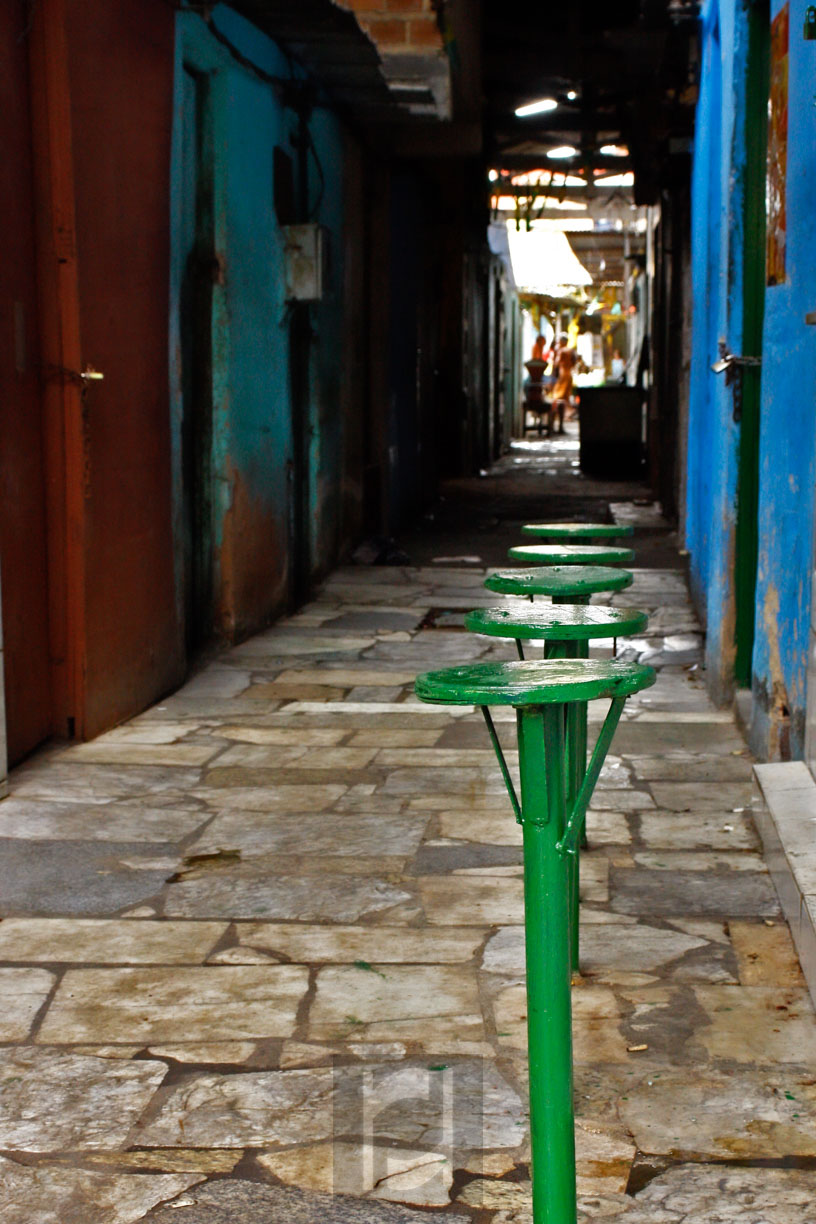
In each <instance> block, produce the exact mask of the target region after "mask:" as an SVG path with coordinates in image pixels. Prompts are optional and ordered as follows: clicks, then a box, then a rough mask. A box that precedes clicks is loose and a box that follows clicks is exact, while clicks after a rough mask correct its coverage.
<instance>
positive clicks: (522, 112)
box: [516, 98, 558, 119]
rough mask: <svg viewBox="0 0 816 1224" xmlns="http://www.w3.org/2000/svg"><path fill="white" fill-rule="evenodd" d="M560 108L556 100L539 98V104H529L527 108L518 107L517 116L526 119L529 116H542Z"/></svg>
mask: <svg viewBox="0 0 816 1224" xmlns="http://www.w3.org/2000/svg"><path fill="white" fill-rule="evenodd" d="M557 106H558V103H557V102H556V100H555V98H539V100H538V101H537V102H528V103H527V105H526V106H517V107H516V116H517V117H518V118H519V119H526V117H527V116H528V115H540V114H541V113H542V112H543V111H553V110H555V109H556V107H557Z"/></svg>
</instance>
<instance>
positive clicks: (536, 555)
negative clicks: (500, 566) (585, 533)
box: [507, 544, 635, 565]
mask: <svg viewBox="0 0 816 1224" xmlns="http://www.w3.org/2000/svg"><path fill="white" fill-rule="evenodd" d="M507 555H508V557H510V558H511V559H512V560H513V561H526V562H527V563H528V565H622V564H623V563H624V561H634V559H635V554H634V552H633V551H632V549H631V548H619V547H618V546H617V545H616V544H515V545H514V546H513V547H512V548H509V549H508V550H507Z"/></svg>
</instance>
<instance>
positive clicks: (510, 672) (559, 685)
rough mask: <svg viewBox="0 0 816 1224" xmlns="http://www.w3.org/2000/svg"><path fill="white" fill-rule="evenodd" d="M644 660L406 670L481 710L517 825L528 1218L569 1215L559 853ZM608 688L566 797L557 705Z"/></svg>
mask: <svg viewBox="0 0 816 1224" xmlns="http://www.w3.org/2000/svg"><path fill="white" fill-rule="evenodd" d="M654 680H655V674H654V671H653V669H652V668H650V667H644V666H642V665H641V664H638V663H623V662H621V661H619V660H612V661H608V662H607V661H603V662H595V661H592V660H588V659H551V660H546V661H542V662H513V663H476V664H470V665H467V666H464V667H453V668H448V669H447V670H446V671H441V672H429V673H427V674H426V675H423V676H419V677H417V682H416V694H417V696H418V697H419V698H420V699H421V700H423V701H432V702H436V703H439V704H442V705H460V706H461V705H468V706H473V705H476V706H479V707H480V708H482V710H483V711H485V712H486V721H487V724H488V729H489V730H491V738H492V739H493V742H494V747H495V749H496V754H497V756H498V758H499V763H500V765H501V768H502V776H503V778H504V780H505V783H506V785H507V789H508V792H509V794H510V799H511V802H512V805H513V810H514V811H515V813H516V817H517V819H518V820H519V821H520V823H521V825H522V829H523V844H524V908H525V915H524V922H525V937H526V959H527V1037H528V1044H529V1059H530V1136H531V1149H532V1178H533V1224H576V1218H577V1206H576V1197H575V1195H576V1191H575V1146H574V1125H575V1123H574V1115H573V1102H572V1016H571V1001H570V936H569V867H568V863H569V859H570V858H571V857H574V856H575V855H576V854H577V852H578V841H579V839H580V835H581V827H582V825H583V820H584V816H585V814H586V809H587V806H588V804H589V800H590V797H591V795H592V790H593V788H594V786H595V783H596V782H597V780H598V775H599V774H600V771H601V767H602V765H603V761H604V758H605V756H606V754H607V752H608V751H609V747H610V745H611V743H612V737H613V736H614V733H615V728H616V726H617V724H618V720H619V719H620V715H621V711H622V710H623V706H624V704H625V702H626V698H627V697H628V696H630V695H631V694H632V693H636V692H639V691H640V690H641V689H643V688H647V687H648V686H649V685H651V684H654ZM604 697H605V698H609V699H610V706H609V712H608V714H607V716H606V720H605V721H604V724H603V727H602V729H601V732H600V734H599V736H598V740H597V742H596V744H595V747H594V749H593V752H592V759H591V760H590V763H589V765H588V767H587V771H586V774H585V775H584V778H583V781H582V782H581V786H580V788H579V790H578V794H577V795H576V797H575V800H574V802H573V803H572V804H571V805H568V803H567V787H566V770H567V762H566V760H565V743H564V711H565V708H566V707H567V706H568V705H570V704H572V703H577V702H582V703H586V702H587V701H593V700H595V699H596V698H604ZM491 705H504V706H514V707H515V708H516V716H517V719H516V721H517V728H518V749H519V773H520V781H521V803H519V801H518V799H517V797H516V794H515V791H514V789H513V784H512V780H511V779H510V775H509V771H508V769H507V765H506V762H505V761H504V758H503V754H502V752H501V745H500V744H499V742H498V737H497V736H496V734H495V728H494V727H492V720H491V719H490V714H489V710H488V709H487V707H489V706H491Z"/></svg>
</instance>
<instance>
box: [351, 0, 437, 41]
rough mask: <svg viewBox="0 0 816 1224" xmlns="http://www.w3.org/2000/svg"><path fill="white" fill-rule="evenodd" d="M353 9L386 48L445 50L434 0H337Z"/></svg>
mask: <svg viewBox="0 0 816 1224" xmlns="http://www.w3.org/2000/svg"><path fill="white" fill-rule="evenodd" d="M335 3H337V4H340V5H341V6H342V7H343V8H347V9H351V10H352V11H353V13H354V15H355V17H356V18H357V21H358V24H359V25H360V28H361V29H362V30H364V31H365V32H366V34H368V36H369V38H370V39H371V41H372V42H373V43H374V44H375V46H376V47H377V48H378V49H379V50H380V51H383V52H387V53H388V54H394V52H399V51H404V52H411V51H416V52H420V53H421V52H428V51H441V50H442V35H441V34H440V32H439V26H438V25H437V22H436V14H435V13H434V11H433V8H432V5H431V0H335Z"/></svg>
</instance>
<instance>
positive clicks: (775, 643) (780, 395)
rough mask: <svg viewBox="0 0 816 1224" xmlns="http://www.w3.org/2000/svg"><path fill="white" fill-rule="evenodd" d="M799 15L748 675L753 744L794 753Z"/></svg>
mask: <svg viewBox="0 0 816 1224" xmlns="http://www.w3.org/2000/svg"><path fill="white" fill-rule="evenodd" d="M781 7H782V6H781V4H779V3H778V2H775V3H773V4H772V9H771V16H772V17H773V16H774V15H775V14H776V13H777V12H778V11H779V10H780V8H781ZM803 17H804V6H798V5H792V6H791V11H790V54H789V103H788V116H789V128H788V171H787V252H786V280H785V283H784V284H781V285H772V286H769V287H768V288H767V290H766V293H765V330H764V337H763V368H762V417H761V440H760V447H761V449H760V505H759V574H758V582H757V604H756V617H757V638H756V643H755V648H754V682H753V692H754V703H753V704H754V723H755V727H754V731H755V739H756V741H757V746H758V747H759V748H760V749H763V748H764V749H765V750H766V751H767V754H768V755H776V754H777V753H782V754H786V753H787V751H790V753H791V755H792V756H794V757H801V756H802V754H803V747H804V719H805V702H806V672H807V650H808V624H809V618H810V572H811V568H812V564H813V501H814V477H815V475H816V473H814V452H816V437H815V436H814V433H815V430H814V418H815V417H816V328H813V327H808V326H806V324H805V314H806V313H807V312H808V311H811V310H814V309H816V244H814V237H813V234H814V230H813V203H814V198H816V108H815V107H814V103H813V95H814V84H815V83H816V43H815V42H805V41H804V40H803V38H802V21H803ZM786 711H787V714H786ZM788 736H789V743H788V742H786V740H787V739H788ZM766 746H767V747H766Z"/></svg>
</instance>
